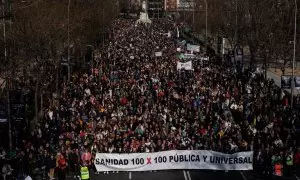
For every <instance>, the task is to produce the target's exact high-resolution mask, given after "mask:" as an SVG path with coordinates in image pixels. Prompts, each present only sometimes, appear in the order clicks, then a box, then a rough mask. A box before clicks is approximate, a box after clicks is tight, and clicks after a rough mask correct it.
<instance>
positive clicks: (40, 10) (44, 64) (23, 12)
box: [0, 0, 119, 118]
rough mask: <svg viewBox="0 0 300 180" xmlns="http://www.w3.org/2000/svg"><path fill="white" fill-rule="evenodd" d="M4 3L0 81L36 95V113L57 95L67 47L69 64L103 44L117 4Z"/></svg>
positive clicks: (106, 0)
mask: <svg viewBox="0 0 300 180" xmlns="http://www.w3.org/2000/svg"><path fill="white" fill-rule="evenodd" d="M5 2H6V3H5V4H4V6H2V7H4V8H1V11H4V13H1V14H4V18H5V21H2V23H1V28H0V33H1V35H3V34H4V28H2V27H4V26H3V22H5V28H6V30H5V36H2V37H0V54H1V55H0V72H1V74H0V78H2V79H9V81H7V82H9V84H10V85H12V86H11V88H17V86H18V87H19V88H23V89H24V88H26V89H30V90H32V91H33V92H35V112H36V114H37V113H38V112H39V111H41V110H42V109H43V106H44V102H47V101H45V99H46V97H47V98H48V97H51V95H50V94H52V93H53V92H59V91H58V89H59V88H58V87H59V84H60V82H59V78H60V77H59V73H60V72H61V69H62V66H61V59H62V57H64V58H66V57H67V52H68V51H67V49H68V45H69V44H70V49H71V53H70V54H71V57H72V63H76V62H77V63H78V62H79V63H81V64H83V63H84V57H85V54H86V46H87V45H93V46H94V47H95V48H97V47H99V46H100V45H101V43H102V42H103V41H104V38H105V35H106V34H107V33H106V32H108V31H109V27H110V23H111V21H112V19H114V18H115V17H116V16H118V14H119V4H118V1H117V0H100V1H99V0H38V1H35V0H26V1H25V0H24V1H13V2H10V1H9V0H5ZM68 8H69V11H68ZM68 12H69V13H68ZM68 15H69V16H68ZM68 17H69V18H68ZM2 18H3V17H2ZM68 32H69V34H70V36H69V37H70V41H69V43H68ZM5 47H6V50H7V57H6V59H5V56H4V54H5V53H4V49H5ZM7 84H8V83H7ZM6 87H8V86H6ZM47 94H48V95H47ZM36 118H38V117H36Z"/></svg>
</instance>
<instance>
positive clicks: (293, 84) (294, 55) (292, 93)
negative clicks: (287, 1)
mask: <svg viewBox="0 0 300 180" xmlns="http://www.w3.org/2000/svg"><path fill="white" fill-rule="evenodd" d="M297 11H298V9H297V0H295V26H294V53H293V63H292V64H293V66H292V84H291V108H293V102H294V98H293V96H294V88H295V80H294V76H295V75H294V69H295V60H296V37H297Z"/></svg>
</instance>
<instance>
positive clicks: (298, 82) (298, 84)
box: [295, 76, 300, 89]
mask: <svg viewBox="0 0 300 180" xmlns="http://www.w3.org/2000/svg"><path fill="white" fill-rule="evenodd" d="M295 88H296V89H300V76H297V77H295Z"/></svg>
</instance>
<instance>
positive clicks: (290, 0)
mask: <svg viewBox="0 0 300 180" xmlns="http://www.w3.org/2000/svg"><path fill="white" fill-rule="evenodd" d="M195 2H196V4H197V5H196V17H195V19H196V22H194V24H195V29H196V30H201V29H204V28H205V0H195ZM207 4H208V13H207V14H208V28H209V32H210V33H211V34H212V35H214V36H221V37H226V38H227V40H228V41H229V42H230V45H231V48H233V47H234V45H235V44H236V43H239V44H241V45H242V46H244V47H248V49H249V51H250V54H251V62H252V63H254V62H255V60H256V58H255V57H258V56H260V57H262V58H266V59H268V60H269V61H272V62H275V61H280V62H281V63H283V64H284V65H287V63H288V62H290V61H291V59H292V55H293V52H292V50H293V43H294V42H293V35H294V24H295V23H294V15H295V0H274V1H270V0H207ZM298 5H299V4H298ZM298 7H299V6H298ZM189 14H190V16H189V20H190V23H192V15H191V13H189ZM299 17H300V13H298V16H297V19H299ZM202 32H203V31H202ZM297 32H298V33H297V34H299V33H300V28H298V30H297ZM297 40H298V41H297V42H300V41H299V40H300V36H298V37H297ZM296 45H297V49H300V45H299V43H296ZM297 54H299V51H298V53H297Z"/></svg>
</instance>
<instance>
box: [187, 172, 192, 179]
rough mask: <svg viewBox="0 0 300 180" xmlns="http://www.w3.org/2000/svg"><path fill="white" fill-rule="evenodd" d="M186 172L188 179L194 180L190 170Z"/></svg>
mask: <svg viewBox="0 0 300 180" xmlns="http://www.w3.org/2000/svg"><path fill="white" fill-rule="evenodd" d="M186 174H187V177H188V180H192V179H191V174H190V171H187V172H186Z"/></svg>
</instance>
